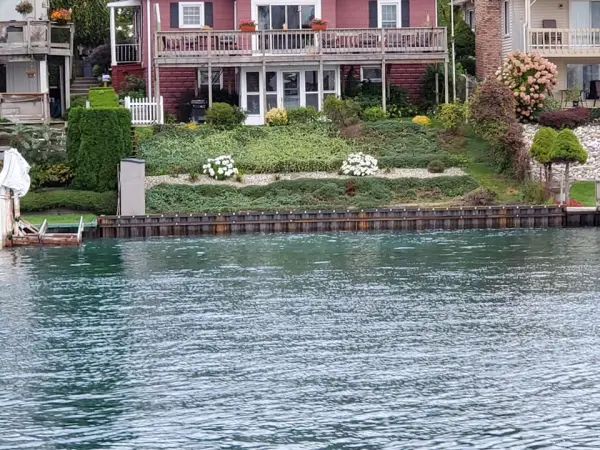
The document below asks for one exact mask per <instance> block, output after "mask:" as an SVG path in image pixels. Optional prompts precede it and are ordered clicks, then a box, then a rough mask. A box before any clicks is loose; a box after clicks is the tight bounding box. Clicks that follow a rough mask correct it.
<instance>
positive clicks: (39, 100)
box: [0, 92, 50, 122]
mask: <svg viewBox="0 0 600 450" xmlns="http://www.w3.org/2000/svg"><path fill="white" fill-rule="evenodd" d="M48 105H49V99H48V94H47V93H41V92H3V93H0V117H4V118H7V119H10V120H12V121H14V122H23V121H28V120H34V121H38V120H39V121H42V120H47V119H48V118H49V112H50V110H49V106H48Z"/></svg>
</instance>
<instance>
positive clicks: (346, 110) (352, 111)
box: [323, 95, 360, 128]
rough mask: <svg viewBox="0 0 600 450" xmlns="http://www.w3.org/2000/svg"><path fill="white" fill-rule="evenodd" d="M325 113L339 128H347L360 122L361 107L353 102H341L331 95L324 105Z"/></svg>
mask: <svg viewBox="0 0 600 450" xmlns="http://www.w3.org/2000/svg"><path fill="white" fill-rule="evenodd" d="M323 113H324V114H325V116H326V117H327V118H328V119H329V120H331V122H333V124H334V125H336V126H337V127H340V128H341V127H347V126H349V125H353V124H355V123H357V122H358V120H359V114H360V105H359V104H358V103H356V102H354V101H353V100H341V99H339V98H337V97H336V96H334V95H330V96H329V97H327V98H326V99H325V102H324V103H323Z"/></svg>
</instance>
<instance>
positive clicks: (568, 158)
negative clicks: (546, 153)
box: [550, 130, 588, 164]
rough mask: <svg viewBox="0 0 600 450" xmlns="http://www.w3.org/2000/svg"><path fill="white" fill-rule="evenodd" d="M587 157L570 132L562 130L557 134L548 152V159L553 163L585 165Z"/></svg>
mask: <svg viewBox="0 0 600 450" xmlns="http://www.w3.org/2000/svg"><path fill="white" fill-rule="evenodd" d="M587 157H588V155H587V152H586V151H585V150H584V149H583V146H582V145H581V143H580V142H579V139H577V136H575V133H573V131H572V130H562V131H561V132H560V133H558V136H556V139H555V140H554V143H553V144H552V149H551V151H550V158H551V160H552V162H553V163H563V164H569V163H579V164H585V162H586V161H587Z"/></svg>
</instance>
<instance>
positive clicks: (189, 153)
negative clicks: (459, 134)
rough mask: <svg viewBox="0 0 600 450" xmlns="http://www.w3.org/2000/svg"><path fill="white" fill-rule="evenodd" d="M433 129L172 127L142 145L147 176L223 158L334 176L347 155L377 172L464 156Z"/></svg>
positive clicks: (257, 169)
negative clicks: (364, 157) (361, 157)
mask: <svg viewBox="0 0 600 450" xmlns="http://www.w3.org/2000/svg"><path fill="white" fill-rule="evenodd" d="M439 132H440V131H439V130H436V129H430V128H429V127H421V126H418V125H412V124H410V123H406V122H403V121H399V120H383V121H377V122H368V123H361V124H354V125H352V126H350V127H349V128H347V129H345V130H343V131H342V132H341V133H339V132H338V131H337V130H336V129H335V128H334V127H333V126H332V125H331V124H327V123H322V122H318V123H313V124H296V125H293V126H292V125H289V126H279V127H261V128H258V127H237V128H234V129H231V130H223V129H215V128H212V127H207V126H196V127H186V126H183V127H182V126H171V127H163V131H161V132H160V133H158V134H155V135H154V136H151V137H149V138H147V139H146V140H144V141H143V142H141V143H140V146H139V149H138V154H139V156H140V157H141V158H143V159H145V160H146V173H147V174H148V175H169V174H177V173H189V172H190V171H193V172H196V173H201V172H202V170H203V169H202V165H203V164H205V163H206V160H207V159H210V158H216V157H217V156H220V155H223V154H227V155H231V156H232V157H233V159H234V160H235V162H236V167H237V168H238V169H239V170H240V171H241V172H242V173H277V172H312V171H326V172H337V171H338V170H339V169H340V167H341V166H342V163H343V161H344V160H345V159H346V157H347V156H348V155H349V154H351V153H358V152H363V153H365V154H369V155H372V156H374V157H375V158H377V160H378V161H379V167H380V168H393V167H397V168H426V167H427V165H428V164H429V163H430V162H431V161H433V160H440V161H442V162H443V163H444V164H445V166H446V167H456V166H458V165H460V164H461V163H462V162H464V158H461V157H460V156H459V155H453V154H452V153H450V152H447V151H445V150H443V149H442V148H441V146H440V143H439V142H438V133H439Z"/></svg>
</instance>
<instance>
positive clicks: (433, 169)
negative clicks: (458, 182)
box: [427, 159, 446, 173]
mask: <svg viewBox="0 0 600 450" xmlns="http://www.w3.org/2000/svg"><path fill="white" fill-rule="evenodd" d="M445 170H446V165H445V164H444V163H443V162H442V161H440V160H439V159H434V160H433V161H431V162H430V163H429V164H427V171H428V172H429V173H444V171H445Z"/></svg>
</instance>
